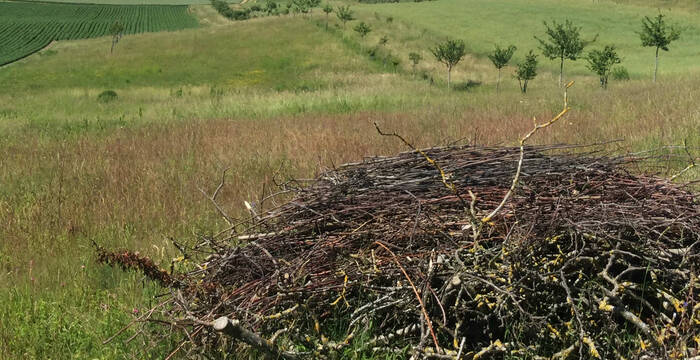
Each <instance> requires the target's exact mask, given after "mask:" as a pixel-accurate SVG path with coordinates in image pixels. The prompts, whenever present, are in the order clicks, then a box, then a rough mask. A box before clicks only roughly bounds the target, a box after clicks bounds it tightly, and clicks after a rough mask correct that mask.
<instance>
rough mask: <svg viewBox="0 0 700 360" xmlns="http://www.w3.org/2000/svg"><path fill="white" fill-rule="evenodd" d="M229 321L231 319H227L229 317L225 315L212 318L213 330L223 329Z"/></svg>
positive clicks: (219, 330) (220, 330)
mask: <svg viewBox="0 0 700 360" xmlns="http://www.w3.org/2000/svg"><path fill="white" fill-rule="evenodd" d="M230 321H231V320H229V318H227V317H226V316H222V317H220V318H218V319H216V320H214V323H213V327H214V330H216V331H218V332H222V331H224V330H225V329H226V327H227V326H228V325H229V322H230Z"/></svg>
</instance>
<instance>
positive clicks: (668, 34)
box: [409, 14, 680, 93]
mask: <svg viewBox="0 0 700 360" xmlns="http://www.w3.org/2000/svg"><path fill="white" fill-rule="evenodd" d="M544 25H545V27H546V31H545V33H546V35H547V36H546V37H545V38H544V39H541V38H539V37H537V36H535V39H536V40H537V41H538V42H539V44H540V50H541V51H542V55H543V56H544V57H546V58H548V59H550V60H558V61H559V86H562V84H563V76H564V62H565V60H570V61H576V60H578V59H579V58H582V57H583V58H584V59H586V61H587V65H586V67H587V68H588V69H590V70H591V71H592V72H594V73H595V74H596V75H598V76H599V78H600V85H601V86H602V87H603V88H607V85H608V79H609V77H610V73H611V71H612V69H613V66H615V65H617V64H620V63H621V62H622V59H621V58H620V57H619V55H618V54H617V52H616V50H615V47H614V46H613V45H606V46H605V47H604V48H603V49H602V50H592V51H590V52H588V53H587V54H585V55H584V54H583V50H584V48H585V47H586V46H587V45H589V44H591V43H592V42H594V41H595V40H596V39H597V35H596V36H595V37H594V38H593V39H591V40H584V39H583V38H582V37H581V28H580V27H576V26H574V25H573V23H572V22H571V21H569V20H566V21H565V22H564V23H563V24H561V23H557V22H556V21H553V22H552V25H551V26H550V25H549V24H548V23H547V22H544ZM638 34H639V36H640V39H641V41H642V46H644V47H654V48H655V49H656V61H655V66H654V82H656V77H657V72H658V66H659V50H664V51H669V47H668V46H669V44H670V43H671V42H673V41H675V40H677V39H678V38H679V37H680V31H679V30H678V29H676V28H675V27H673V26H670V25H668V24H667V23H666V22H665V20H664V15H662V14H659V15H658V16H656V17H655V18H653V19H652V18H649V17H648V16H647V17H645V18H644V19H643V20H642V30H641V31H640V32H639V33H638ZM516 49H517V48H516V47H515V45H510V46H507V47H504V48H502V47H500V46H498V45H496V47H495V49H494V50H493V52H492V53H491V54H489V55H488V57H489V59H490V60H491V62H492V63H493V65H494V66H495V67H496V69H497V70H498V80H497V82H496V91H498V90H499V87H500V82H501V70H502V69H503V68H504V67H505V66H506V65H507V64H508V63H509V62H510V60H511V59H512V57H513V54H514V53H515V51H516ZM430 51H431V52H432V54H433V55H434V56H435V59H436V60H437V61H438V62H440V63H442V64H444V65H445V67H446V68H447V87H448V88H449V87H450V83H451V73H452V69H453V68H454V67H455V66H456V65H457V64H458V63H459V62H460V61H461V60H462V58H463V57H464V56H465V55H466V46H465V43H464V41H461V40H446V41H445V42H443V43H440V44H438V45H437V46H436V47H435V48H433V49H430ZM411 57H413V58H411ZM409 58H410V59H411V60H412V61H414V68H415V65H416V64H417V61H420V60H419V59H417V60H414V59H415V55H414V54H410V55H409ZM536 76H537V55H536V54H535V53H534V51H533V50H530V51H529V52H528V53H527V54H526V55H525V59H524V61H522V62H520V63H518V64H517V66H516V71H515V78H516V79H518V82H519V83H520V89H521V91H522V92H523V93H525V92H527V85H528V81H530V80H532V79H534V78H535V77H536Z"/></svg>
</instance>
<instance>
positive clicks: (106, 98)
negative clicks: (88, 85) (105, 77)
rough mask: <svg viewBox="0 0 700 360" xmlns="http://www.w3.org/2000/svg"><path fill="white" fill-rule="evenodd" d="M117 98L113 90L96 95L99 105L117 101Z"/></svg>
mask: <svg viewBox="0 0 700 360" xmlns="http://www.w3.org/2000/svg"><path fill="white" fill-rule="evenodd" d="M117 98H118V96H117V93H116V92H115V91H114V90H105V91H103V92H101V93H100V94H99V95H97V101H99V102H101V103H108V102H112V101H114V100H117Z"/></svg>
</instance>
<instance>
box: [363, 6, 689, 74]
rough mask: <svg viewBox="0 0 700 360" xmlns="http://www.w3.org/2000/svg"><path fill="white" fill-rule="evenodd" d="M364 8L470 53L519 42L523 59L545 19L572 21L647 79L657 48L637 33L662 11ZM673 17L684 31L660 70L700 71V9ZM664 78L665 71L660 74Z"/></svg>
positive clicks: (581, 69)
mask: <svg viewBox="0 0 700 360" xmlns="http://www.w3.org/2000/svg"><path fill="white" fill-rule="evenodd" d="M360 9H362V10H364V11H374V12H377V13H379V14H381V15H385V16H393V17H394V18H395V19H396V20H399V21H403V22H405V23H407V24H412V25H411V26H415V27H421V28H425V29H427V30H428V31H429V32H430V33H432V34H435V35H438V36H439V37H442V38H444V37H453V38H460V39H464V40H465V41H466V43H467V47H468V50H469V52H470V53H473V54H476V55H478V56H480V57H485V54H487V53H488V52H489V51H491V50H492V49H493V46H494V44H501V45H507V44H515V45H516V46H518V47H519V49H520V50H519V51H518V52H517V53H516V56H515V60H516V62H517V61H519V60H520V59H521V58H522V56H524V55H523V54H524V53H526V52H527V50H529V49H535V50H537V46H538V43H537V41H536V40H535V39H534V37H533V36H535V35H537V36H539V37H543V36H544V25H543V24H542V22H543V21H548V22H551V20H557V21H559V22H563V21H564V19H570V20H572V21H573V22H574V23H575V24H576V25H578V26H581V27H582V28H583V30H582V33H583V36H584V38H587V39H592V38H593V37H594V36H595V34H599V39H598V41H597V42H596V43H595V44H594V45H593V46H592V48H595V47H601V46H603V45H606V44H614V45H615V46H616V47H617V48H618V49H619V51H618V52H619V54H620V55H621V56H622V57H623V59H624V63H623V65H624V66H625V67H627V69H628V70H629V71H630V73H631V74H632V75H633V76H635V77H638V78H639V77H648V76H649V75H650V74H651V72H652V71H653V64H654V50H653V49H651V48H642V47H641V42H640V40H639V36H638V35H637V34H636V33H635V32H636V31H639V30H640V28H641V19H642V18H643V17H644V16H654V15H656V14H657V13H658V10H656V9H654V8H649V7H640V6H626V5H619V4H615V3H613V2H609V1H605V0H602V1H597V2H590V1H572V0H564V1H559V0H525V1H522V0H504V1H489V0H440V1H428V2H421V3H406V4H400V5H396V4H380V5H363V6H361V7H360ZM664 13H666V14H667V15H668V19H669V21H671V22H672V23H675V24H678V25H679V27H680V28H681V29H682V31H683V33H682V36H681V39H680V40H678V42H676V43H673V44H672V45H671V51H670V52H669V53H665V52H664V53H663V54H662V55H661V64H660V72H661V74H682V73H687V72H698V71H700V62H698V55H699V54H700V23H698V22H697V16H698V14H697V13H694V12H690V11H687V10H668V11H664ZM540 63H541V64H543V65H545V66H546V68H547V69H549V70H554V69H555V68H556V69H558V63H556V64H555V62H554V61H549V60H546V59H544V58H543V57H541V56H540ZM567 71H568V72H570V73H574V74H585V73H587V72H588V71H587V70H586V68H585V62H584V61H577V62H576V63H572V62H567V63H566V64H565V72H567ZM662 76H663V75H662Z"/></svg>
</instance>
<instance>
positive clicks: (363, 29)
mask: <svg viewBox="0 0 700 360" xmlns="http://www.w3.org/2000/svg"><path fill="white" fill-rule="evenodd" d="M354 30H355V32H356V33H358V34H360V37H361V38H364V37H365V36H367V34H369V33H370V32H371V31H372V28H371V27H370V26H369V25H367V24H366V23H365V22H364V21H362V22H360V23H359V24H357V25H355V28H354Z"/></svg>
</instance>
